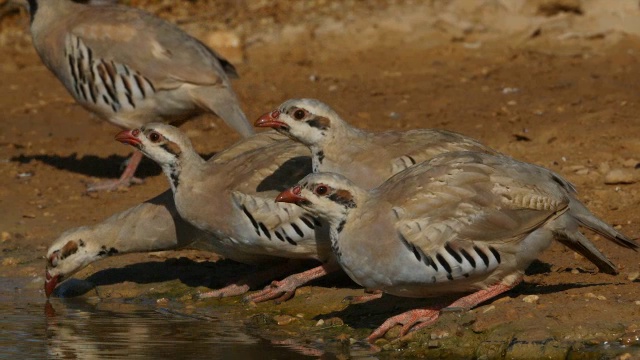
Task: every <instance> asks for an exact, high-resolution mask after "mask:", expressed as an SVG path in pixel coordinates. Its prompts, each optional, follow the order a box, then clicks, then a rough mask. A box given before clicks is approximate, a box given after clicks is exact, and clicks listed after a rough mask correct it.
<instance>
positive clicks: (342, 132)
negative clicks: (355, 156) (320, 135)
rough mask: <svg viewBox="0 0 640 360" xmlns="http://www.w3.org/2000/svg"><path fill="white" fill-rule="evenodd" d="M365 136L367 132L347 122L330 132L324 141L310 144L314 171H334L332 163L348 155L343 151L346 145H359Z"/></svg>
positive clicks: (347, 146)
mask: <svg viewBox="0 0 640 360" xmlns="http://www.w3.org/2000/svg"><path fill="white" fill-rule="evenodd" d="M363 137H366V133H365V132H363V131H361V130H359V129H357V128H354V127H351V126H349V125H348V124H346V123H345V124H343V126H340V128H339V129H335V131H334V132H332V133H331V134H328V135H327V136H326V138H325V139H324V140H323V141H321V142H318V143H315V144H311V145H309V149H310V150H311V166H312V170H313V172H314V173H317V172H320V171H333V170H332V169H333V165H332V164H334V163H335V162H336V161H338V160H336V159H340V158H341V157H342V156H345V155H347V154H345V153H344V152H343V151H344V149H345V147H346V148H349V147H351V146H356V147H357V146H358V145H357V144H360V143H361V142H362V140H360V139H362V138H363ZM338 162H339V161H338ZM321 169H324V170H321Z"/></svg>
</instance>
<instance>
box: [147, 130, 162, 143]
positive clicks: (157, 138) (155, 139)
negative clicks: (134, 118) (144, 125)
mask: <svg viewBox="0 0 640 360" xmlns="http://www.w3.org/2000/svg"><path fill="white" fill-rule="evenodd" d="M161 139H162V135H160V134H158V133H157V132H152V133H151V134H149V140H151V142H154V143H157V142H158V141H160V140H161Z"/></svg>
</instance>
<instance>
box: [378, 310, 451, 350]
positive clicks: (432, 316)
mask: <svg viewBox="0 0 640 360" xmlns="http://www.w3.org/2000/svg"><path fill="white" fill-rule="evenodd" d="M439 316H440V309H415V310H410V311H407V312H405V313H402V314H400V315H396V316H393V317H390V318H389V319H387V321H385V322H384V323H383V324H382V325H380V327H378V328H377V329H375V330H374V331H373V332H372V333H371V335H369V337H368V338H367V341H369V342H370V343H373V342H374V341H375V340H376V339H379V338H381V337H383V336H384V334H386V333H387V331H389V330H390V329H391V328H392V327H394V326H396V325H402V329H400V336H404V335H406V334H407V333H408V332H409V331H416V330H419V329H422V328H424V327H426V326H429V325H431V324H433V323H435V322H436V320H438V317H439Z"/></svg>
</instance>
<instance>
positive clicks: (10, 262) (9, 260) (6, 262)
mask: <svg viewBox="0 0 640 360" xmlns="http://www.w3.org/2000/svg"><path fill="white" fill-rule="evenodd" d="M18 263H19V261H18V259H16V258H14V257H6V258H4V259H2V266H16V265H18Z"/></svg>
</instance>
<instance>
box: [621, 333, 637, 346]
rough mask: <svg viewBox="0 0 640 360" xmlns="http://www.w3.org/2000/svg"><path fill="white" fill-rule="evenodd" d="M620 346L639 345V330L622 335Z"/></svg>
mask: <svg viewBox="0 0 640 360" xmlns="http://www.w3.org/2000/svg"><path fill="white" fill-rule="evenodd" d="M620 342H621V343H622V345H636V346H637V345H640V330H635V331H631V332H627V333H625V334H622V336H621V337H620Z"/></svg>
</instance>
